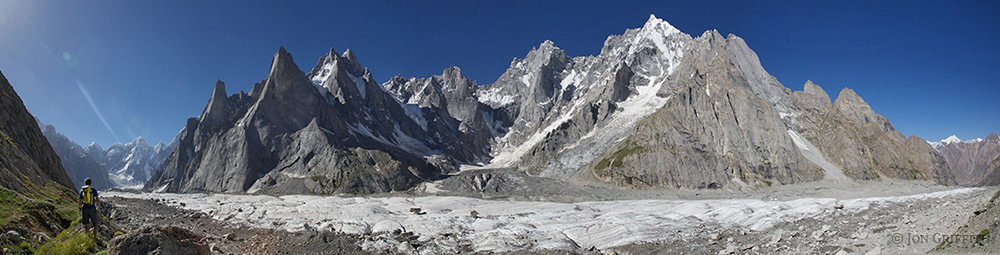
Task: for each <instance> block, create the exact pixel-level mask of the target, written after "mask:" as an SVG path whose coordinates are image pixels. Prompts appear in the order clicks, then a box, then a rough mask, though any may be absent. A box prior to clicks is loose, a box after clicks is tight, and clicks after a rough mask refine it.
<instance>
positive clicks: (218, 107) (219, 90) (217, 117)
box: [198, 80, 229, 126]
mask: <svg viewBox="0 0 1000 255" xmlns="http://www.w3.org/2000/svg"><path fill="white" fill-rule="evenodd" d="M228 100H229V98H228V97H227V96H226V83H224V82H222V80H217V81H216V82H215V89H214V90H212V97H210V98H209V99H208V104H206V105H205V109H204V110H202V111H201V116H200V117H198V118H199V119H200V120H201V122H202V123H208V124H209V125H212V126H214V124H215V123H218V122H219V121H221V120H222V119H225V118H226V116H227V115H228V113H227V112H226V110H227V108H228V107H227V105H228V104H229V102H228Z"/></svg>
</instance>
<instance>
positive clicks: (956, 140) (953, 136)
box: [941, 135, 962, 144]
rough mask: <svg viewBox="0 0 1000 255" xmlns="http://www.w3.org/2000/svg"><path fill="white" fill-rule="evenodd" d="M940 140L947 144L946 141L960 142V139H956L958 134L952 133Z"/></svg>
mask: <svg viewBox="0 0 1000 255" xmlns="http://www.w3.org/2000/svg"><path fill="white" fill-rule="evenodd" d="M941 142H942V143H946V144H948V143H957V142H962V139H958V136H955V135H952V136H949V137H948V138H945V139H944V140H941Z"/></svg>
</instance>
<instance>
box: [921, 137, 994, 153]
mask: <svg viewBox="0 0 1000 255" xmlns="http://www.w3.org/2000/svg"><path fill="white" fill-rule="evenodd" d="M982 141H983V138H976V139H969V140H962V139H960V138H958V136H956V135H952V136H949V137H948V138H945V139H942V140H941V141H937V142H927V143H929V144H931V146H933V147H934V149H936V150H940V149H941V148H943V147H944V146H947V145H948V144H953V143H978V142H982Z"/></svg>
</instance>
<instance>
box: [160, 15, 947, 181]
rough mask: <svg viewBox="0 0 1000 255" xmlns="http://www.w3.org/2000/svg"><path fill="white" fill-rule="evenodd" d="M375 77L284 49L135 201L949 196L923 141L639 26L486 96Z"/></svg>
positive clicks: (713, 47)
mask: <svg viewBox="0 0 1000 255" xmlns="http://www.w3.org/2000/svg"><path fill="white" fill-rule="evenodd" d="M372 77H373V76H372V74H371V71H370V70H368V69H367V68H364V67H363V66H362V65H361V63H360V62H359V60H358V57H357V56H355V55H354V53H353V52H351V51H350V50H347V51H345V52H344V53H338V52H337V51H335V50H333V49H331V50H330V52H329V53H327V54H326V55H324V56H322V57H320V59H319V61H318V62H317V64H316V65H315V66H314V67H313V68H312V69H311V70H310V72H308V73H303V72H302V71H301V70H300V69H299V68H298V67H297V66H296V65H295V63H294V62H293V61H292V60H291V55H290V54H288V53H287V52H286V51H285V49H284V48H281V49H279V51H278V52H277V53H276V54H275V56H274V58H273V60H272V63H271V70H270V72H269V74H268V76H267V79H265V80H264V81H261V82H259V83H257V84H255V86H254V88H253V90H252V91H251V92H250V93H244V92H240V93H238V94H234V95H225V94H224V93H225V88H224V86H225V85H224V84H223V83H222V82H221V81H220V82H218V83H217V84H216V87H215V90H214V92H213V94H212V96H211V98H210V99H209V101H208V104H207V105H206V107H205V110H204V111H203V112H202V114H201V116H199V117H198V118H191V119H189V120H188V123H187V125H186V126H185V128H184V130H182V131H181V134H179V135H178V142H179V143H178V147H177V148H176V149H175V150H174V152H173V153H172V154H171V156H170V157H169V158H168V159H167V160H166V163H164V164H163V166H162V167H160V168H159V170H158V171H157V173H156V174H155V176H154V177H153V178H152V179H151V180H150V181H149V182H148V183H146V186H145V188H146V189H147V190H153V191H171V192H193V191H212V192H262V193H308V192H312V193H331V192H347V193H371V192H388V191H398V190H406V189H409V188H411V187H413V186H414V185H416V184H417V183H420V182H424V181H431V180H436V179H439V178H443V177H445V176H447V175H448V174H451V173H454V172H456V171H463V169H466V170H468V169H475V168H508V167H513V168H518V169H521V170H523V171H525V172H527V173H528V174H531V175H536V176H544V177H550V178H556V179H562V180H568V181H571V182H574V183H583V184H586V183H612V184H615V185H619V186H624V187H629V188H637V189H644V188H722V189H753V188H757V187H762V186H764V185H767V184H769V183H779V184H788V183H798V182H807V181H815V180H820V179H824V178H834V177H836V176H846V177H844V178H850V179H866V180H867V179H881V178H898V179H924V180H931V181H934V182H938V183H944V184H950V183H954V180H953V178H952V176H951V174H950V169H949V168H948V165H947V164H945V163H944V160H943V159H942V158H941V156H940V155H939V154H938V153H937V152H936V151H934V149H933V148H932V147H931V146H930V145H929V144H928V143H926V142H924V141H923V140H922V139H920V138H918V137H915V136H912V137H909V138H907V137H905V136H903V135H902V134H901V133H899V132H898V131H896V130H895V129H894V128H893V127H892V125H891V124H889V122H888V120H886V119H885V118H884V117H882V116H881V115H878V114H876V113H875V112H874V111H873V110H872V109H871V107H870V106H868V105H867V104H866V103H865V102H864V100H862V99H861V98H860V97H859V96H857V95H856V94H854V92H853V91H851V90H849V89H845V90H844V91H842V92H841V96H840V97H838V99H837V101H836V102H832V103H831V102H830V98H829V96H828V95H827V94H826V92H824V91H823V90H822V88H820V87H819V86H818V85H815V84H813V83H812V82H807V83H806V85H805V87H804V90H803V91H795V92H793V91H791V90H790V89H788V88H786V87H784V86H783V85H781V83H779V82H778V81H777V79H775V78H774V77H773V76H771V75H770V74H768V73H767V72H766V71H765V70H764V68H763V67H762V66H761V64H760V60H759V59H758V57H757V55H756V53H754V52H753V51H752V50H750V48H749V47H748V46H747V44H746V42H744V41H743V39H742V38H739V37H737V36H734V35H729V36H728V37H723V36H722V35H720V34H719V33H718V32H717V31H706V32H705V33H703V34H702V35H701V36H698V37H691V36H690V35H688V34H685V33H683V32H681V31H679V30H678V29H676V28H674V27H673V26H671V25H670V24H669V23H668V22H666V21H664V20H662V19H659V18H656V17H655V16H652V15H650V17H649V19H648V20H647V21H646V23H645V24H644V25H643V27H641V28H637V29H629V30H627V31H625V33H624V34H622V35H613V36H609V37H608V38H607V40H605V43H604V47H603V48H602V49H601V53H600V54H599V55H597V56H586V57H569V56H567V55H566V54H565V52H564V51H563V50H561V49H559V47H557V46H556V44H555V43H554V42H551V41H545V42H542V43H541V44H540V45H539V46H537V47H535V48H533V49H532V50H531V51H529V52H528V53H527V55H526V56H525V57H524V58H523V59H514V60H513V61H511V63H510V66H509V68H508V69H507V70H506V72H504V74H502V75H501V76H500V78H498V79H497V81H496V82H494V83H492V84H486V85H478V84H476V83H475V82H473V81H472V80H471V79H469V78H467V77H464V76H462V73H461V70H460V69H459V68H457V67H451V68H448V69H445V70H444V71H443V72H442V74H441V75H435V76H432V77H428V78H415V77H411V78H405V77H403V76H396V77H393V78H391V79H390V80H388V81H386V82H383V83H382V84H379V83H376V82H375V81H374V79H373V78H372ZM828 131H829V133H830V134H832V136H829V137H827V136H824V135H823V134H825V133H827V132H828ZM917 142H919V143H917ZM831 176H834V177H831ZM838 179H839V177H838Z"/></svg>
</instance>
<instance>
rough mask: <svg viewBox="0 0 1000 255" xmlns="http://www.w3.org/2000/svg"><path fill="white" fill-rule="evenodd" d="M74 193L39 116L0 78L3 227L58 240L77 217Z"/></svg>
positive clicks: (0, 160) (0, 155) (0, 159)
mask: <svg viewBox="0 0 1000 255" xmlns="http://www.w3.org/2000/svg"><path fill="white" fill-rule="evenodd" d="M74 190H75V188H74V187H73V183H72V182H70V179H69V176H68V175H66V170H63V166H62V162H61V161H60V160H59V156H57V155H56V153H55V151H53V150H52V147H51V146H50V145H49V142H48V140H47V139H46V138H45V136H44V135H42V132H41V130H39V128H38V122H36V120H35V117H34V116H32V115H31V114H30V113H28V110H27V109H25V107H24V104H23V102H22V101H21V98H20V97H19V96H18V95H17V92H15V91H14V87H13V86H11V84H10V82H9V81H7V77H5V76H4V75H3V73H0V201H2V202H3V206H0V224H2V225H0V228H2V229H4V230H5V231H6V230H14V231H17V232H19V233H36V232H44V233H46V234H48V235H49V236H55V235H56V233H59V232H60V231H62V230H63V229H64V228H66V227H68V226H69V225H70V222H71V221H73V220H74V219H73V218H75V217H77V216H76V215H77V214H75V212H76V211H77V210H78V209H77V207H76V196H75V195H76V194H75V193H76V192H75V191H74Z"/></svg>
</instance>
